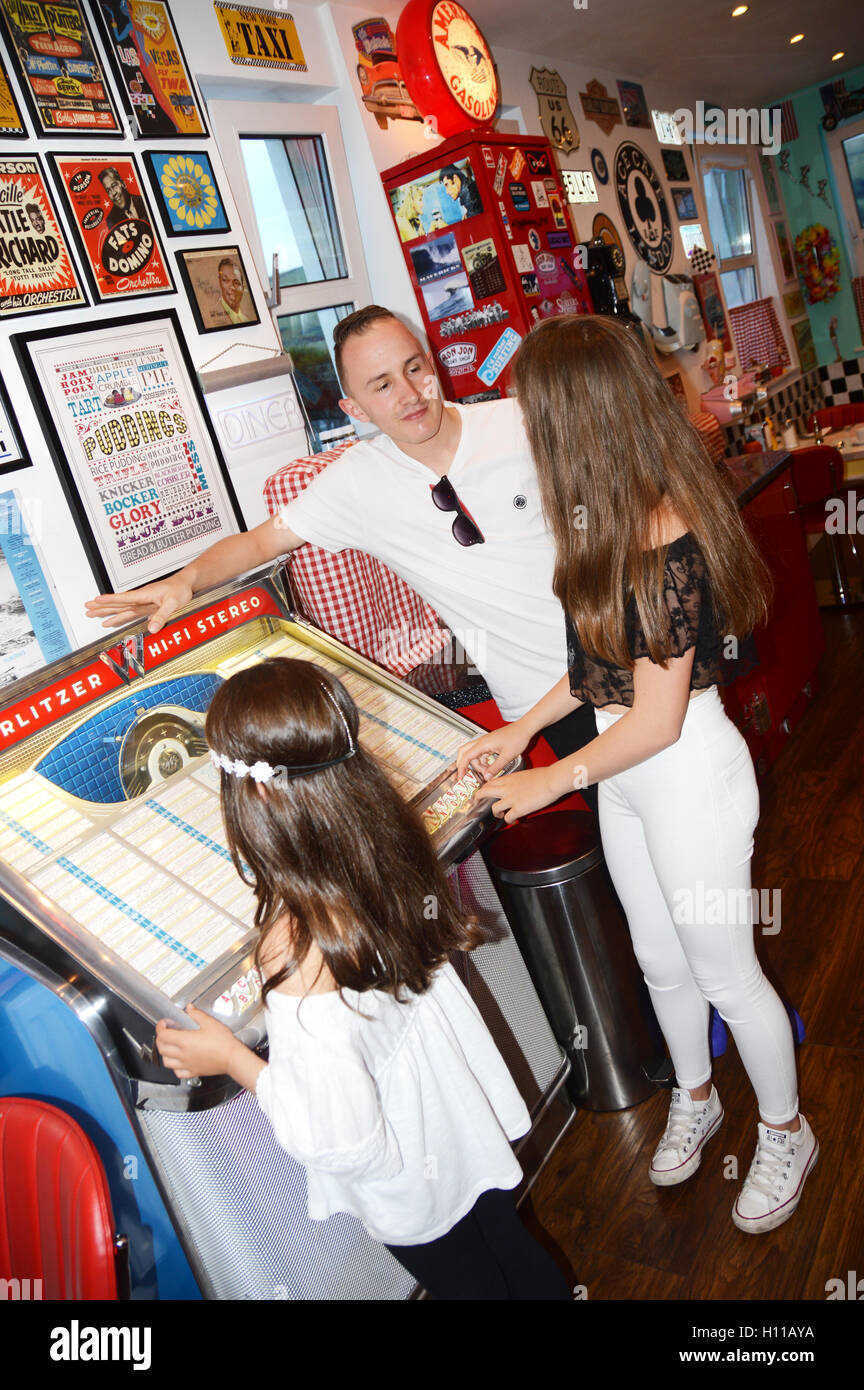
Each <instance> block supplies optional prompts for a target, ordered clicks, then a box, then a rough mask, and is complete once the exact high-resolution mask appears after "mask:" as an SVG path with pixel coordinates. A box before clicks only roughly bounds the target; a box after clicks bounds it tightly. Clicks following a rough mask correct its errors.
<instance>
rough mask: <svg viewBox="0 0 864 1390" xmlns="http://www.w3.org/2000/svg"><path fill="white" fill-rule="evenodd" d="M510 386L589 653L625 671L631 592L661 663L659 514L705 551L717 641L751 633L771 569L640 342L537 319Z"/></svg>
mask: <svg viewBox="0 0 864 1390" xmlns="http://www.w3.org/2000/svg"><path fill="white" fill-rule="evenodd" d="M513 380H514V384H515V386H516V392H517V396H518V399H519V404H520V406H521V408H522V411H523V414H524V417H525V427H526V430H527V434H528V440H529V443H530V445H531V452H532V454H533V456H534V462H535V464H536V467H537V474H538V478H539V484H540V496H541V501H542V505H543V513H544V516H545V518H546V523H547V525H548V526H549V529H550V531H551V532H552V535H553V538H554V541H555V557H556V558H555V574H554V582H553V587H554V590H555V594H556V596H557V597H558V599H559V600H560V602H561V604H562V606H563V607H564V609H565V611H566V612H567V613H569V615H570V617H571V619H572V621H573V623H574V625H575V627H576V630H577V632H578V634H579V639H580V641H581V643H582V645H583V646H584V648H585V650H586V651H587V652H588V653H589V655H592V656H596V657H601V658H602V659H604V660H606V661H610V662H612V663H614V664H615V665H616V666H621V667H625V668H627V669H631V670H632V668H633V664H634V663H633V657H632V654H631V652H630V648H629V644H628V641H627V633H626V629H625V611H626V604H627V601H628V597H629V594H630V593H632V594H634V595H635V601H636V608H637V611H638V614H639V618H640V620H641V623H642V627H643V630H644V632H645V638H646V643H647V648H648V651H649V653H650V655H651V658H652V660H654V661H658V662H661V663H665V661H666V660H668V658H669V654H670V634H669V614H668V611H667V609H666V606H665V603H664V599H663V570H664V566H665V562H666V547H665V546H661V547H659V549H658V548H654V549H650V548H649V547H651V545H652V541H653V540H654V539H655V537H656V530H655V525H656V520H655V519H656V515H657V509H658V508H659V507H661V505H666V506H669V507H671V508H674V510H675V511H676V512H677V513H678V514H679V515H680V516H681V517H682V518H684V520H685V522H686V524H687V526H688V527H689V529H690V531H691V532H692V533H693V535H694V537H695V538H696V540H697V541H698V543H699V546H700V547H701V550H702V553H703V555H704V557H705V563H706V566H707V570H708V578H709V582H710V587H711V595H712V602H713V605H714V617H715V621H716V623H717V627H718V632H720V633H722V634H724V635H731V636H736V637H744V636H747V635H748V634H749V633H750V632H752V631H753V628H754V627H755V626H756V625H757V623H759V622H760V621H763V620H764V619H765V617H766V615H767V606H768V599H769V596H770V576H769V572H768V570H767V567H766V565H765V563H764V561H763V560H762V557H761V556H760V555H759V552H758V551H757V550H756V547H755V546H754V544H753V542H752V541H751V539H750V537H749V535H748V533H747V531H746V530H745V528H744V524H743V522H742V520H741V517H740V515H739V513H738V509H737V507H736V505H735V500H734V497H733V496H732V493H731V490H730V488H729V487H728V486H727V485H726V484H725V483H724V482H723V481H721V478H720V476H719V474H718V472H717V470H716V469H715V467H714V465H713V464H712V462H711V460H710V459H709V457H708V454H707V452H706V450H705V447H704V445H703V444H702V441H701V439H700V437H699V433H698V431H697V430H696V429H695V427H694V426H693V425H692V424H691V422H690V421H689V420H688V419H687V418H686V417H685V415H684V413H683V412H682V410H681V409H680V407H679V405H678V404H677V402H676V401H675V398H674V397H673V395H672V392H671V391H670V390H669V388H668V386H667V385H666V383H665V382H664V380H663V378H662V377H661V375H660V373H659V372H658V371H657V369H656V367H655V366H654V364H653V362H651V361H650V359H649V357H648V355H647V353H646V351H645V349H644V347H643V345H642V343H641V342H640V340H639V339H638V338H637V337H636V335H635V334H634V333H633V332H632V331H631V330H630V329H628V328H626V327H625V326H624V325H623V324H620V323H618V322H616V321H615V320H614V319H611V318H609V317H605V316H603V315H600V314H597V315H579V316H567V317H562V318H555V319H547V320H545V321H544V322H542V323H539V324H537V325H536V327H534V328H532V330H531V332H530V333H529V334H528V336H527V338H526V339H525V341H524V342H523V343H522V345H521V347H520V349H519V353H518V355H517V358H516V361H515V365H514V375H513ZM580 507H583V508H585V511H584V512H579V511H578V510H577V509H578V508H580ZM583 522H584V524H582V523H583Z"/></svg>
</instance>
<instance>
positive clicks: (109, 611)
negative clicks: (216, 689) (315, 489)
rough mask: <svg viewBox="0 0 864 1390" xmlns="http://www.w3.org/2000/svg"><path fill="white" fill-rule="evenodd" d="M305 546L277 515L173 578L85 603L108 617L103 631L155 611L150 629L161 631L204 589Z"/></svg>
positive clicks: (225, 542)
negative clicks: (173, 614)
mask: <svg viewBox="0 0 864 1390" xmlns="http://www.w3.org/2000/svg"><path fill="white" fill-rule="evenodd" d="M304 544H305V542H304V541H303V540H302V539H301V537H300V536H297V535H295V534H294V532H293V531H289V530H288V528H287V527H286V526H284V525H282V524H280V522H279V518H278V517H271V518H270V519H269V521H264V522H262V523H261V525H260V526H256V527H254V528H253V530H251V531H243V532H241V533H240V534H239V535H237V536H226V538H225V540H223V541H217V542H216V544H215V545H211V546H210V547H209V548H208V549H207V550H204V551H202V553H201V554H200V555H199V556H197V558H196V559H194V560H191V561H190V562H189V564H188V565H186V566H185V567H184V568H183V569H182V570H178V571H177V573H176V574H172V575H171V576H170V578H168V579H157V580H156V581H155V582H154V583H153V584H144V585H142V587H141V588H140V589H130V590H129V591H128V592H127V593H125V594H100V595H99V597H98V598H94V599H91V600H90V602H89V603H87V604H86V605H85V607H86V610H87V614H88V616H89V617H91V618H102V619H103V623H102V626H103V627H120V626H121V624H123V623H131V622H135V621H136V620H140V619H141V618H144V617H146V616H147V614H148V613H149V614H150V622H149V623H148V631H150V632H158V631H159V629H160V628H161V627H164V625H165V623H166V622H167V621H168V619H169V618H170V617H171V615H172V613H176V612H177V609H178V608H182V607H183V606H184V604H187V603H189V602H190V600H191V599H192V596H193V594H197V593H198V592H199V590H201V589H212V588H214V587H215V586H216V585H217V584H225V583H227V581H228V580H229V579H233V578H234V577H235V575H238V574H244V573H245V572H246V570H251V569H259V568H261V566H262V565H266V564H269V563H270V562H271V561H273V560H275V559H277V558H278V556H280V555H286V554H288V552H289V551H291V550H296V549H297V546H298V545H304Z"/></svg>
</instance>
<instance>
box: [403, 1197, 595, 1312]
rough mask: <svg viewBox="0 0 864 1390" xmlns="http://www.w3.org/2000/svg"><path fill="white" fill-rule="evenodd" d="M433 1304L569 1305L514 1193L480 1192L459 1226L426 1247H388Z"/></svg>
mask: <svg viewBox="0 0 864 1390" xmlns="http://www.w3.org/2000/svg"><path fill="white" fill-rule="evenodd" d="M387 1249H388V1250H389V1251H390V1253H391V1255H393V1256H395V1258H396V1259H397V1260H398V1261H399V1263H400V1264H401V1265H402V1266H403V1268H404V1269H407V1270H408V1273H409V1274H413V1276H414V1278H415V1279H416V1280H417V1283H418V1284H421V1285H422V1287H423V1288H424V1289H425V1290H426V1292H427V1293H428V1294H429V1295H430V1296H431V1297H432V1298H434V1299H441V1300H452V1301H468V1300H472V1299H494V1300H496V1301H500V1300H517V1299H522V1300H534V1301H542V1300H546V1301H556V1302H563V1301H564V1300H565V1299H566V1300H568V1301H569V1300H570V1299H571V1298H572V1294H571V1292H570V1288H569V1286H568V1284H567V1280H566V1279H565V1278H564V1275H563V1274H562V1273H561V1271H560V1269H559V1268H558V1266H557V1265H556V1263H555V1261H554V1260H553V1259H552V1256H551V1255H549V1254H547V1252H546V1251H545V1250H544V1249H543V1247H542V1245H538V1244H537V1242H536V1240H534V1238H533V1236H531V1235H529V1234H528V1232H527V1231H526V1229H525V1227H524V1226H523V1224H522V1220H521V1218H520V1216H519V1213H518V1211H517V1210H516V1203H515V1200H514V1197H513V1193H512V1192H504V1191H502V1190H501V1189H500V1188H493V1189H492V1190H491V1191H489V1192H484V1193H482V1194H481V1196H480V1197H478V1198H477V1201H476V1202H475V1203H474V1206H473V1207H472V1208H471V1210H470V1211H469V1212H468V1214H467V1216H463V1217H462V1220H461V1221H457V1223H456V1225H455V1226H454V1227H453V1228H452V1229H451V1230H449V1231H448V1232H447V1234H446V1235H443V1236H439V1237H438V1239H437V1240H431V1241H429V1242H428V1243H427V1244H426V1245H388V1246H387Z"/></svg>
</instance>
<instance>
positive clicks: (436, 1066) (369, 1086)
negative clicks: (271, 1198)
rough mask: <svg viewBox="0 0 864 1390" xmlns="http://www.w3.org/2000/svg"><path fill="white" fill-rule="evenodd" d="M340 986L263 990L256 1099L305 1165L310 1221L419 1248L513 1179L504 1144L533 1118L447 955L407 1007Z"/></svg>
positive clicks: (515, 1170)
mask: <svg viewBox="0 0 864 1390" xmlns="http://www.w3.org/2000/svg"><path fill="white" fill-rule="evenodd" d="M343 993H344V999H345V1001H346V1002H343V999H342V998H340V996H339V992H338V991H337V990H334V991H331V992H329V993H325V994H310V995H306V996H302V997H301V996H295V995H289V994H279V993H277V992H275V991H271V993H270V994H269V995H268V996H267V1022H268V1027H269V1031H270V1061H269V1064H268V1065H267V1066H266V1067H264V1068H263V1069H262V1071H261V1072H260V1073H259V1076H258V1082H257V1086H256V1095H257V1098H258V1101H259V1103H260V1105H261V1107H262V1109H263V1110H264V1112H265V1113H266V1114H267V1116H268V1117H269V1119H270V1121H271V1123H272V1125H273V1129H274V1132H275V1135H276V1138H277V1140H278V1141H279V1143H280V1144H281V1145H282V1146H283V1148H285V1149H287V1150H288V1152H289V1153H290V1154H292V1155H293V1157H294V1158H296V1159H297V1160H298V1161H299V1162H300V1163H302V1164H304V1165H305V1167H306V1169H307V1194H308V1204H309V1216H310V1218H312V1219H313V1220H316V1221H323V1220H325V1219H326V1218H327V1217H328V1216H330V1215H331V1214H332V1213H333V1212H337V1211H345V1212H351V1213H352V1214H353V1215H354V1216H356V1217H357V1218H358V1219H359V1220H360V1221H362V1222H363V1224H364V1225H365V1227H366V1229H367V1230H368V1231H369V1233H370V1235H371V1236H372V1237H373V1238H374V1239H375V1240H378V1241H381V1242H382V1243H383V1244H387V1245H420V1244H424V1243H426V1242H427V1241H431V1240H435V1239H437V1238H438V1236H442V1235H444V1234H445V1233H446V1232H447V1231H449V1230H450V1229H451V1227H452V1226H454V1225H455V1224H456V1222H457V1221H459V1220H461V1218H462V1217H463V1216H465V1215H466V1213H467V1212H469V1211H470V1210H471V1208H472V1207H473V1205H474V1203H475V1201H476V1200H477V1198H478V1197H479V1196H480V1194H481V1193H482V1192H485V1191H487V1190H489V1189H490V1188H512V1187H515V1186H516V1185H517V1184H518V1183H519V1181H520V1179H521V1177H522V1170H521V1168H520V1166H519V1163H518V1162H517V1160H516V1158H515V1156H514V1154H513V1151H512V1149H511V1147H510V1143H509V1141H510V1140H512V1139H517V1138H519V1136H520V1135H523V1134H525V1133H526V1132H527V1130H528V1129H529V1128H530V1117H529V1115H528V1111H527V1109H526V1107H525V1103H524V1101H523V1100H522V1097H521V1096H520V1094H519V1092H518V1090H517V1089H516V1086H515V1083H514V1082H513V1079H512V1077H511V1076H510V1073H509V1071H508V1070H507V1068H506V1066H505V1064H504V1061H503V1059H502V1057H501V1055H500V1053H499V1052H498V1049H497V1048H496V1046H495V1043H494V1042H493V1040H492V1037H491V1035H490V1033H489V1031H488V1029H487V1028H486V1025H485V1023H484V1022H483V1019H482V1018H481V1016H480V1013H479V1011H478V1009H477V1006H476V1005H475V1004H474V1001H473V1000H472V999H471V997H470V995H469V994H468V992H467V990H466V989H465V987H464V986H463V985H462V983H461V981H460V980H459V977H458V976H457V974H456V972H455V971H454V969H453V967H452V966H451V965H449V964H448V965H444V966H442V967H441V968H440V969H439V970H438V971H437V972H436V974H435V976H434V978H433V981H432V984H431V985H430V987H429V989H428V990H427V991H426V992H425V993H424V994H420V995H410V997H409V998H408V1000H407V1002H406V1003H404V1004H400V1003H397V1001H396V1000H395V999H394V998H393V996H392V995H390V994H386V993H384V992H382V991H379V990H370V991H368V992H367V993H364V994H358V993H357V992H356V991H354V990H345V991H344V992H343Z"/></svg>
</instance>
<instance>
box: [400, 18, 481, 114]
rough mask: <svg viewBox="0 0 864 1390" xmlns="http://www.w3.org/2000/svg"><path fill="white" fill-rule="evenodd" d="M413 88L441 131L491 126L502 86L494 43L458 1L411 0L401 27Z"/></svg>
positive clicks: (402, 59) (419, 105)
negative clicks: (488, 41)
mask: <svg viewBox="0 0 864 1390" xmlns="http://www.w3.org/2000/svg"><path fill="white" fill-rule="evenodd" d="M396 49H397V52H398V54H399V66H400V67H401V69H402V75H403V77H404V78H405V82H406V85H407V87H408V91H409V92H410V94H411V98H412V100H413V101H414V104H415V105H416V107H417V110H418V111H419V112H420V114H421V115H422V116H424V117H431V118H434V122H435V129H436V130H437V131H438V134H439V135H444V136H449V135H458V134H459V132H460V131H463V130H472V129H475V128H481V129H482V128H485V127H487V126H489V125H491V123H492V120H493V118H494V116H495V112H496V110H497V107H498V99H499V87H498V74H497V72H496V70H495V60H494V59H493V57H492V54H491V52H490V49H489V45H488V44H487V42H486V40H485V39H484V37H483V35H482V34H481V32H480V30H479V29H478V27H477V25H476V24H475V22H474V20H473V19H472V18H471V16H470V14H469V13H468V11H467V10H465V9H463V8H462V6H461V5H459V4H457V3H456V0H408V4H407V5H406V6H405V8H404V9H403V11H402V13H401V14H400V16H399V23H398V25H397V26H396Z"/></svg>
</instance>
